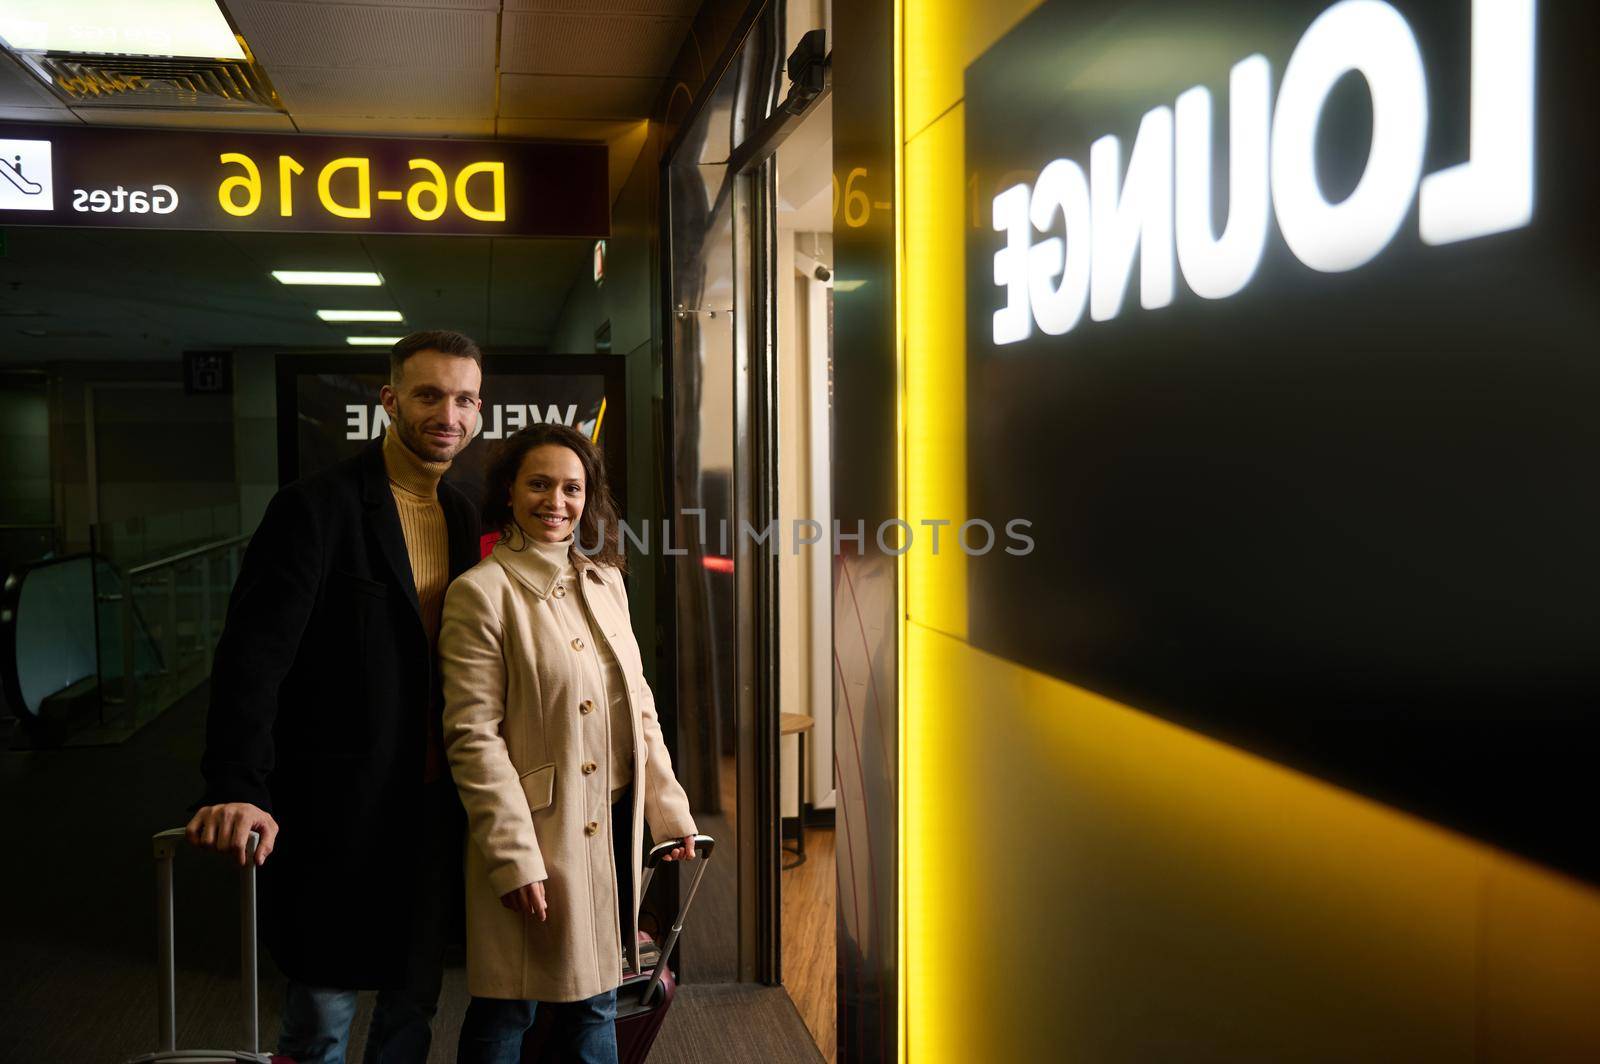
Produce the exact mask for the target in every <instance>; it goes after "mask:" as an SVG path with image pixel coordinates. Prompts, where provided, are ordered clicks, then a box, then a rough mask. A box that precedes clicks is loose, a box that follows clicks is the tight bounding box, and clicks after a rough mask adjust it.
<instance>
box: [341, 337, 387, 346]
mask: <svg viewBox="0 0 1600 1064" xmlns="http://www.w3.org/2000/svg"><path fill="white" fill-rule="evenodd" d="M344 342H345V343H347V344H351V345H352V346H355V347H393V346H394V345H395V344H397V343H399V342H400V337H398V336H346V337H345V338H344Z"/></svg>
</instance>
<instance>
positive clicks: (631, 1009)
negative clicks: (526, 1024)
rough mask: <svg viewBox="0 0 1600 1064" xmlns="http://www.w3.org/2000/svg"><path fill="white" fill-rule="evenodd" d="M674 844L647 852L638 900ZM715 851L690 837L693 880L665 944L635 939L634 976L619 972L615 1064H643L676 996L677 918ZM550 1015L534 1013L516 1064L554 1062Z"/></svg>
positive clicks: (703, 838) (710, 843)
mask: <svg viewBox="0 0 1600 1064" xmlns="http://www.w3.org/2000/svg"><path fill="white" fill-rule="evenodd" d="M680 843H681V840H675V841H673V842H663V843H662V844H661V845H660V846H657V847H656V848H655V849H653V850H651V851H650V854H649V856H647V857H646V858H645V862H644V879H643V880H642V881H641V882H640V883H639V897H641V898H642V897H644V895H645V892H646V891H647V890H649V889H650V878H651V877H652V876H653V875H655V870H656V868H658V867H659V866H660V865H661V863H662V858H664V857H665V856H666V855H667V854H669V853H671V852H672V851H673V849H674V848H675V847H677V846H678V845H680ZM715 846H716V840H715V839H713V838H712V837H711V836H710V835H696V836H695V837H694V851H695V860H694V861H692V862H690V863H691V864H692V865H693V866H694V875H693V876H692V877H691V878H690V880H689V890H688V893H687V894H686V895H685V896H684V899H683V903H682V904H681V905H679V906H678V918H677V919H676V920H674V921H673V922H672V930H671V931H668V932H667V941H666V943H665V944H664V945H662V946H661V948H659V949H657V948H656V944H655V941H654V940H653V939H651V938H650V936H648V935H645V934H641V935H640V936H639V940H640V942H639V971H637V972H634V971H628V970H624V971H623V973H622V985H621V986H620V987H618V988H617V1061H618V1064H643V1062H644V1060H645V1058H647V1057H648V1056H649V1055H650V1047H651V1046H653V1045H655V1042H656V1035H658V1034H660V1033H661V1025H662V1024H663V1023H665V1022H666V1019H667V1010H668V1009H670V1008H671V1007H672V999H673V998H674V997H675V996H676V995H677V993H678V981H677V980H676V979H674V978H673V977H672V970H671V969H670V968H669V967H668V966H667V961H668V960H670V959H671V957H672V951H673V949H674V948H675V947H676V946H677V945H678V936H679V935H680V934H681V933H682V932H683V918H684V917H685V916H686V915H688V912H689V906H690V905H692V904H693V903H694V895H695V891H697V890H699V889H700V878H701V877H702V876H704V875H705V873H706V862H707V861H709V860H710V859H711V851H712V849H713V848H714V847H715ZM553 1015H554V1014H553V1013H552V1011H551V1010H549V1009H540V1010H538V1011H537V1012H536V1013H535V1014H534V1021H533V1027H532V1028H531V1029H529V1031H528V1035H527V1037H526V1038H525V1039H523V1042H522V1064H547V1062H550V1061H555V1060H556V1059H557V1058H556V1056H555V1055H554V1054H553V1053H551V1052H549V1051H548V1049H547V1047H548V1045H549V1042H550V1037H551V1034H552V1033H553V1029H554V1022H553V1018H552V1017H553Z"/></svg>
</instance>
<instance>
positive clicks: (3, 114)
mask: <svg viewBox="0 0 1600 1064" xmlns="http://www.w3.org/2000/svg"><path fill="white" fill-rule="evenodd" d="M0 120H4V121H6V122H76V121H77V118H76V117H75V116H74V115H73V113H72V112H71V111H69V110H67V109H66V108H65V107H6V106H3V105H0Z"/></svg>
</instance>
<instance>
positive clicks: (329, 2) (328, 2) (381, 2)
mask: <svg viewBox="0 0 1600 1064" xmlns="http://www.w3.org/2000/svg"><path fill="white" fill-rule="evenodd" d="M225 2H226V3H227V6H228V8H229V10H232V9H233V6H234V5H235V4H236V3H237V2H238V0H225ZM254 2H255V3H270V4H272V5H274V6H277V7H352V6H354V7H361V6H372V5H373V4H376V5H377V6H380V7H429V8H439V9H442V10H463V11H499V10H500V0H368V2H367V3H366V4H359V3H358V4H351V3H350V0H254Z"/></svg>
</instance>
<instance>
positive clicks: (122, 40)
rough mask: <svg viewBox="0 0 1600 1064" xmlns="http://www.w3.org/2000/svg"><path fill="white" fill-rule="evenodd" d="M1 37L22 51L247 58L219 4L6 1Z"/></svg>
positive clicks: (197, 0) (202, 0) (207, 0)
mask: <svg viewBox="0 0 1600 1064" xmlns="http://www.w3.org/2000/svg"><path fill="white" fill-rule="evenodd" d="M0 37H3V38H5V42H6V44H8V45H10V46H11V48H13V49H15V50H16V51H19V52H77V53H93V54H101V55H147V56H163V57H166V56H183V57H187V58H194V59H244V58H245V54H244V49H243V48H241V47H240V46H239V39H238V38H237V37H236V36H234V33H233V27H232V26H229V25H228V20H227V18H226V17H225V16H224V15H223V14H222V11H221V9H220V8H218V7H217V4H216V0H73V2H72V3H69V4H64V3H62V2H61V0H6V2H5V3H4V4H0Z"/></svg>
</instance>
